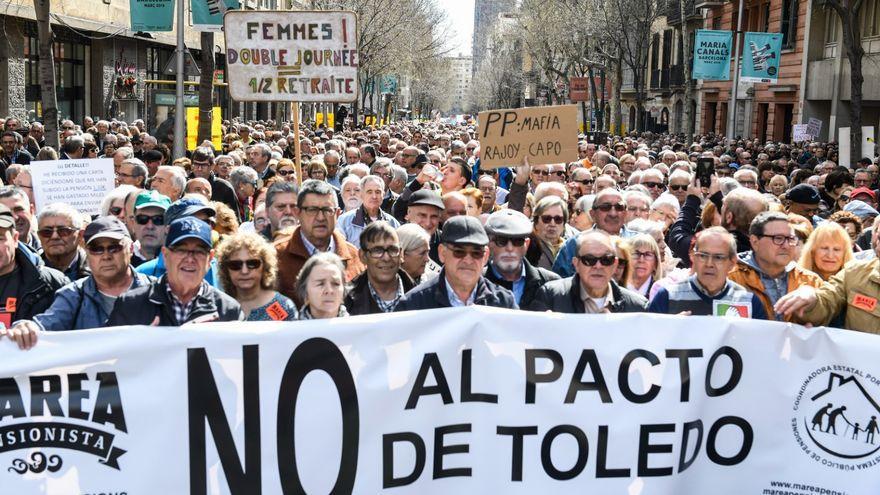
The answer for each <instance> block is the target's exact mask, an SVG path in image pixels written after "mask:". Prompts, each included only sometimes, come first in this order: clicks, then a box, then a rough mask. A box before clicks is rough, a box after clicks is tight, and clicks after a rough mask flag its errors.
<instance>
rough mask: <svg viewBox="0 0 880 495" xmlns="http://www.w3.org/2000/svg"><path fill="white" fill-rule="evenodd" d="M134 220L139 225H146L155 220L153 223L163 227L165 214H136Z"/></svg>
mask: <svg viewBox="0 0 880 495" xmlns="http://www.w3.org/2000/svg"><path fill="white" fill-rule="evenodd" d="M134 221H135V222H136V223H137V224H138V225H146V224H148V223H150V222H153V225H155V226H157V227H161V226H162V225H165V216H164V215H152V216H150V215H135V216H134Z"/></svg>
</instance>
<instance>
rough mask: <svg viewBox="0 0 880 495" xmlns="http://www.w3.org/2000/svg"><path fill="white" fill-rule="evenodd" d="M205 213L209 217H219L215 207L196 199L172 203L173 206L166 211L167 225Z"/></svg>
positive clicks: (185, 199)
mask: <svg viewBox="0 0 880 495" xmlns="http://www.w3.org/2000/svg"><path fill="white" fill-rule="evenodd" d="M200 211H204V212H207V213H208V216H211V217H215V216H217V211H216V210H215V209H214V207H213V206H211V205H207V204H205V203H204V202H202V201H200V200H198V199H196V198H183V199H178V200H177V201H175V202H173V203H171V206H169V207H168V209H167V210H165V224H166V225H170V224H171V222H173V221H175V220H177V219H178V218H184V217H191V216H193V215H195V214H196V213H198V212H200Z"/></svg>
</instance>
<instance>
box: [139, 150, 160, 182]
mask: <svg viewBox="0 0 880 495" xmlns="http://www.w3.org/2000/svg"><path fill="white" fill-rule="evenodd" d="M141 159H142V160H143V162H144V165H146V166H147V175H148V176H150V177H152V176H154V175H156V172H158V171H159V167H161V166H162V163H163V162H164V161H165V156H163V155H162V152H161V151H159V150H149V151H145V152H144V155H143V157H142V158H141Z"/></svg>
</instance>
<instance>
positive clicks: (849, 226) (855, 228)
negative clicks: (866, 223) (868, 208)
mask: <svg viewBox="0 0 880 495" xmlns="http://www.w3.org/2000/svg"><path fill="white" fill-rule="evenodd" d="M828 220H829V221H832V222H835V223H839V224H840V226H841V227H843V228H844V230H846V233H847V234H849V238H850V240H852V241H853V243H855V242H856V239H858V238H859V235H860V234H861V233H862V221H861V220H860V219H859V217H858V216H856V215H855V213H852V212H850V211H838V212H835V213H834V214H832V215H831V216H830V217H828ZM853 247H855V244H853Z"/></svg>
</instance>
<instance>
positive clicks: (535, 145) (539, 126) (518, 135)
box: [478, 105, 578, 168]
mask: <svg viewBox="0 0 880 495" xmlns="http://www.w3.org/2000/svg"><path fill="white" fill-rule="evenodd" d="M478 120H479V124H480V125H479V127H480V130H479V136H480V166H481V167H483V168H497V167H511V166H517V165H522V162H523V158H525V157H528V158H529V162H530V164H532V165H544V164H547V163H562V162H568V161H570V160H574V159H577V140H578V121H577V105H556V106H549V107H528V108H510V109H506V110H488V111H485V112H480V113H479V117H478Z"/></svg>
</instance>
